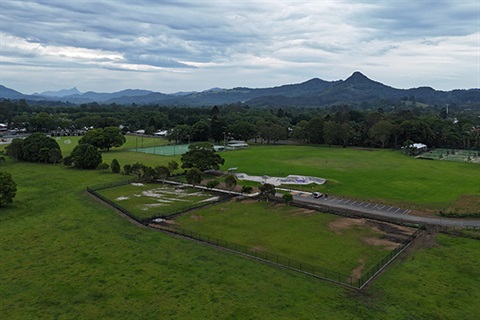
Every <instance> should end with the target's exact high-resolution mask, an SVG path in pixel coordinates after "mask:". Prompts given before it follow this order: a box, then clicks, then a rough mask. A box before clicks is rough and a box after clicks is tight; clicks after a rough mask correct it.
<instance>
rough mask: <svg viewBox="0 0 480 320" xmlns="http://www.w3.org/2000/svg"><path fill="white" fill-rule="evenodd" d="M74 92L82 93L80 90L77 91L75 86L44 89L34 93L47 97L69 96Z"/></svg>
mask: <svg viewBox="0 0 480 320" xmlns="http://www.w3.org/2000/svg"><path fill="white" fill-rule="evenodd" d="M74 94H82V93H81V92H80V91H78V89H77V88H75V87H73V88H71V89H62V90H59V91H44V92H42V93H38V94H36V95H39V96H47V97H65V96H71V95H74Z"/></svg>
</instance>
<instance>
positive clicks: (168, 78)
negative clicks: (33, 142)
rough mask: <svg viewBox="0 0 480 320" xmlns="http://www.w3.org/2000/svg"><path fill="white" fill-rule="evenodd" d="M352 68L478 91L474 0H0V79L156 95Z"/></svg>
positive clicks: (479, 44) (341, 74) (327, 75)
mask: <svg viewBox="0 0 480 320" xmlns="http://www.w3.org/2000/svg"><path fill="white" fill-rule="evenodd" d="M354 71H360V72H362V73H364V74H365V75H366V76H368V77H369V78H371V79H373V80H376V81H380V82H382V83H384V84H387V85H390V86H393V87H396V88H412V87H418V86H431V87H433V88H435V89H438V90H451V89H455V88H465V89H467V88H480V1H479V0H448V1H447V0H435V1H430V0H389V1H365V0H364V1H360V0H359V1H356V0H337V1H335V0H330V1H323V0H318V1H279V0H276V1H248V0H242V1H220V0H208V1H207V0H205V1H173V0H167V1H161V0H103V1H90V0H77V1H66V0H35V1H29V0H21V1H12V0H0V84H3V85H5V86H7V87H9V88H13V89H15V90H18V91H21V92H23V93H33V92H41V91H46V90H59V89H65V88H71V87H73V86H76V87H77V88H78V89H79V90H80V91H82V92H85V91H90V90H91V91H97V92H113V91H119V90H123V89H127V88H136V89H137V88H138V89H148V90H154V91H160V92H165V93H172V92H177V91H192V90H197V91H199V90H205V89H209V88H212V87H222V88H232V87H236V86H248V87H271V86H277V85H282V84H287V83H299V82H303V81H306V80H309V79H311V78H320V79H323V80H328V81H332V80H339V79H346V78H347V77H348V76H350V75H351V74H352V73H353V72H354Z"/></svg>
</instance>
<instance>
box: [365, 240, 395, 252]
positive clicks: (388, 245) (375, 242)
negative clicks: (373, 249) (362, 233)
mask: <svg viewBox="0 0 480 320" xmlns="http://www.w3.org/2000/svg"><path fill="white" fill-rule="evenodd" d="M362 242H363V243H366V244H368V245H371V246H382V247H384V248H385V249H387V250H393V249H395V248H396V247H397V246H398V243H396V242H393V241H390V240H386V239H379V238H375V237H363V238H362Z"/></svg>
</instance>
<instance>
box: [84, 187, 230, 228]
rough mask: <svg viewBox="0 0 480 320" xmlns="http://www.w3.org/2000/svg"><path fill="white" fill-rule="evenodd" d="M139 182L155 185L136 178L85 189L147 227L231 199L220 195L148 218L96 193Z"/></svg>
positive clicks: (225, 195)
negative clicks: (151, 223)
mask: <svg viewBox="0 0 480 320" xmlns="http://www.w3.org/2000/svg"><path fill="white" fill-rule="evenodd" d="M140 182H143V183H145V182H147V183H155V182H154V181H151V180H145V179H139V178H137V179H129V180H124V181H116V182H111V183H105V184H100V185H96V186H91V187H87V191H88V192H89V193H90V194H92V195H94V196H96V197H97V198H99V199H101V200H102V201H104V202H106V203H108V204H109V205H111V206H112V207H114V208H115V209H117V210H119V211H120V212H122V213H124V214H125V215H127V216H128V217H130V218H131V219H134V220H135V221H137V222H140V223H142V224H144V225H147V224H148V223H150V222H152V221H153V220H155V219H167V218H173V217H174V216H176V215H179V214H182V213H185V212H188V211H191V210H194V209H200V208H204V207H208V206H211V205H214V204H216V203H220V202H224V201H227V200H229V199H231V198H232V195H228V194H220V195H219V197H218V200H216V201H212V202H205V203H197V204H194V205H189V206H183V207H182V208H179V209H176V210H171V211H162V212H157V213H154V214H152V215H150V216H149V217H139V216H138V215H136V214H135V213H133V212H131V211H129V210H128V209H126V208H124V207H122V206H121V205H119V204H118V203H117V202H115V201H113V200H111V199H109V198H107V197H105V196H104V195H102V194H101V193H99V192H97V191H101V190H105V189H109V188H115V187H120V186H124V185H127V184H131V183H140ZM212 193H213V192H212Z"/></svg>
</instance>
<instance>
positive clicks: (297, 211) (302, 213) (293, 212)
mask: <svg viewBox="0 0 480 320" xmlns="http://www.w3.org/2000/svg"><path fill="white" fill-rule="evenodd" d="M288 213H289V214H291V215H292V216H311V215H313V214H316V213H318V212H317V211H315V210H311V209H300V208H295V209H293V210H290V211H289V212H288Z"/></svg>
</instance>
